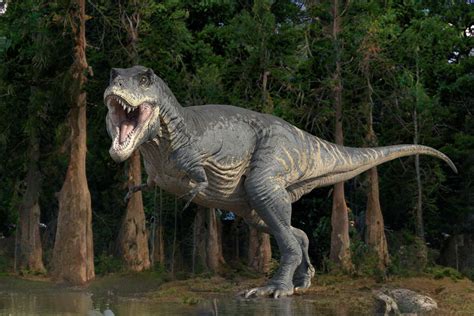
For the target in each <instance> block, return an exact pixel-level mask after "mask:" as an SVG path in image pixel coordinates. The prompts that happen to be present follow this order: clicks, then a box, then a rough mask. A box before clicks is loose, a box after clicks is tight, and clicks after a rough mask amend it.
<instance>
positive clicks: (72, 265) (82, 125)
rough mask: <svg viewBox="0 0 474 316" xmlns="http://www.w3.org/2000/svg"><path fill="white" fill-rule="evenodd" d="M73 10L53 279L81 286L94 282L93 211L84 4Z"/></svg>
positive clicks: (74, 7) (79, 4)
mask: <svg viewBox="0 0 474 316" xmlns="http://www.w3.org/2000/svg"><path fill="white" fill-rule="evenodd" d="M75 3H76V5H75V6H72V9H71V10H72V13H71V19H70V21H71V24H72V29H73V32H74V40H75V48H74V63H73V65H72V67H71V76H72V79H73V82H72V87H71V101H72V104H71V111H70V116H69V126H70V128H71V154H70V159H69V166H68V169H67V172H66V179H65V180H64V184H63V187H62V188H61V191H60V192H59V194H58V200H59V212H58V222H57V230H56V239H55V243H54V250H53V278H54V279H55V280H58V281H66V282H70V283H73V284H84V283H86V282H87V281H89V280H91V279H93V278H94V276H95V275H94V253H93V245H92V208H91V197H90V192H89V187H88V185H87V178H86V152H87V148H86V130H87V126H86V93H85V92H84V90H83V89H84V84H85V82H86V80H87V78H86V72H87V71H88V70H89V67H88V65H87V60H86V36H85V21H86V15H85V0H76V1H75Z"/></svg>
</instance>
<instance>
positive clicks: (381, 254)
mask: <svg viewBox="0 0 474 316" xmlns="http://www.w3.org/2000/svg"><path fill="white" fill-rule="evenodd" d="M366 80H367V92H368V102H367V135H366V143H367V145H368V146H377V145H378V144H377V143H378V142H377V136H376V135H375V132H374V127H373V99H372V93H373V89H372V85H371V83H370V78H369V68H368V65H367V68H366ZM367 175H368V191H367V211H366V213H365V225H366V230H365V242H366V243H367V245H369V247H370V248H371V249H372V250H374V251H375V253H376V254H377V257H378V267H379V269H380V270H381V271H385V269H386V267H387V266H388V264H389V262H390V259H389V254H388V246H387V239H386V237H385V231H384V220H383V215H382V209H381V207H380V198H379V176H378V172H377V167H374V168H372V169H370V170H369V171H368V172H367Z"/></svg>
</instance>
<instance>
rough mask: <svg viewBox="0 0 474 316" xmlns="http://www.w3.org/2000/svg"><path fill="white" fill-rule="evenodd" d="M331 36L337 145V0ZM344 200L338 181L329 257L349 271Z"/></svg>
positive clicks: (339, 92)
mask: <svg viewBox="0 0 474 316" xmlns="http://www.w3.org/2000/svg"><path fill="white" fill-rule="evenodd" d="M332 17H333V21H332V38H333V43H334V47H335V54H336V71H335V72H334V77H333V81H334V87H333V98H334V106H335V110H336V123H335V142H336V144H338V145H342V144H343V140H344V137H343V133H342V79H341V60H340V54H341V49H340V45H339V43H338V41H339V40H338V34H339V32H340V29H341V16H340V15H339V0H333V2H332ZM347 212H348V209H347V205H346V200H345V198H344V183H343V182H340V183H337V184H335V185H334V191H333V202H332V215H331V225H332V232H331V251H330V255H329V256H330V259H331V261H333V262H334V263H335V264H336V265H337V266H338V267H339V268H341V269H343V270H345V271H351V270H352V269H353V268H352V260H351V252H350V239H349V218H348V214H347Z"/></svg>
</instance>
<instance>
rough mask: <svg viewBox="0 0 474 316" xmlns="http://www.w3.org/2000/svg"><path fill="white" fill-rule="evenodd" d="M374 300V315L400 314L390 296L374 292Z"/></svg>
mask: <svg viewBox="0 0 474 316" xmlns="http://www.w3.org/2000/svg"><path fill="white" fill-rule="evenodd" d="M375 302H376V303H375V314H376V315H384V316H389V315H390V316H391V315H400V311H399V310H398V306H397V303H395V301H394V300H393V299H392V298H391V297H390V296H388V295H386V294H384V293H382V292H378V293H375Z"/></svg>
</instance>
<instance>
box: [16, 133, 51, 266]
mask: <svg viewBox="0 0 474 316" xmlns="http://www.w3.org/2000/svg"><path fill="white" fill-rule="evenodd" d="M30 133H31V135H30V144H29V146H30V148H29V159H30V161H29V163H28V172H27V174H26V180H25V182H26V192H25V193H24V195H23V199H22V202H21V205H20V212H19V213H20V218H19V223H20V231H19V233H20V238H19V240H20V249H19V258H20V261H19V268H20V269H22V270H27V271H30V272H33V273H37V272H39V273H44V272H46V269H45V268H44V264H43V248H42V245H41V237H40V226H39V225H40V213H41V211H40V206H39V201H38V199H39V194H40V191H41V178H42V176H41V173H40V171H39V168H38V160H39V155H40V153H39V141H38V137H37V135H36V133H35V131H31V132H30Z"/></svg>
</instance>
